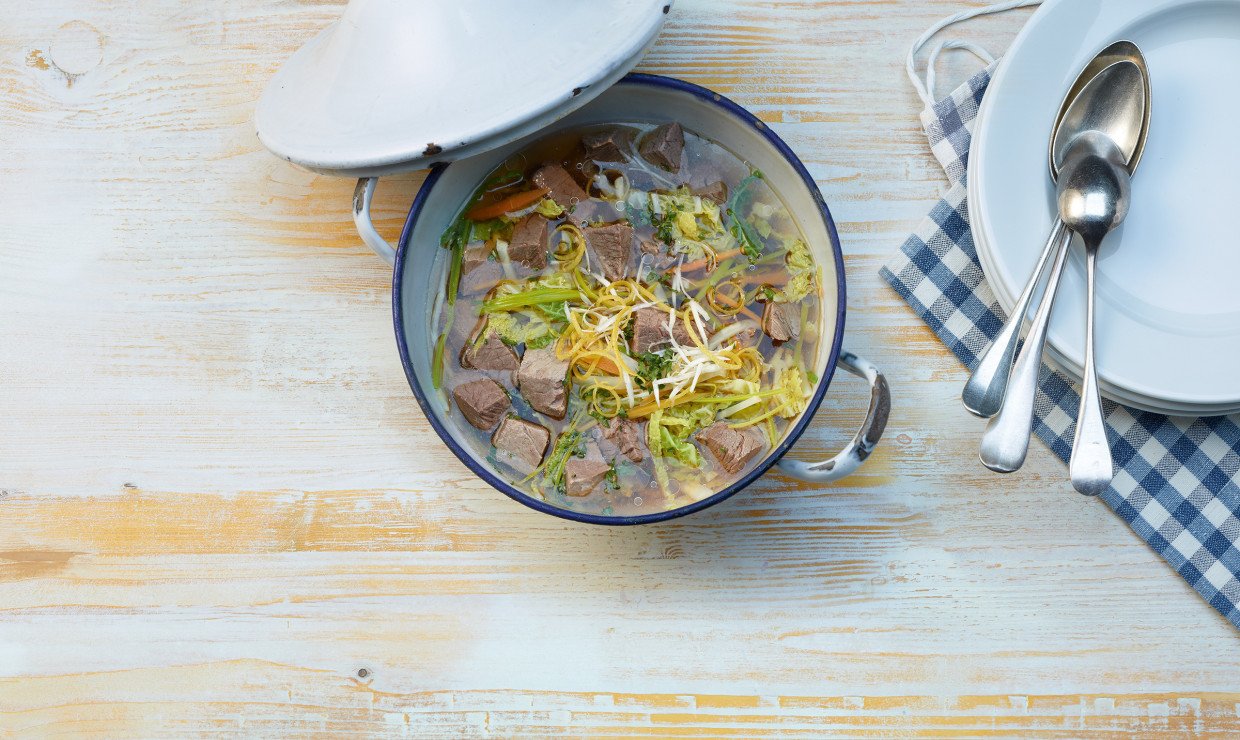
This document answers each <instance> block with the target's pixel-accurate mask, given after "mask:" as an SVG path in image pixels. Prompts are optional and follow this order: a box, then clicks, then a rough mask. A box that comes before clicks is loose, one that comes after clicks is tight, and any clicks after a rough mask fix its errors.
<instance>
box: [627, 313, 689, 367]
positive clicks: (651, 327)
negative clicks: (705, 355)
mask: <svg viewBox="0 0 1240 740" xmlns="http://www.w3.org/2000/svg"><path fill="white" fill-rule="evenodd" d="M667 321H668V314H667V312H665V311H661V310H659V309H657V308H654V307H653V306H648V307H646V308H639V309H637V311H636V312H635V313H634V314H633V341H632V343H631V344H630V345H629V348H630V349H631V350H632V351H633V354H635V355H639V354H642V353H645V352H652V351H654V350H655V349H656V348H658V347H660V346H662V345H664V344H669V343H670V342H671V337H670V335H669V334H668V333H667ZM675 321H676V323H675V324H674V328H673V330H672V331H673V333H674V334H675V336H676V343H677V344H688V345H692V344H693V340H692V339H691V338H690V337H689V330H688V329H686V328H685V323H684V317H683V316H682V315H681V314H677V315H676V319H675Z"/></svg>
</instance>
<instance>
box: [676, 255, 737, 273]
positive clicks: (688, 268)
mask: <svg viewBox="0 0 1240 740" xmlns="http://www.w3.org/2000/svg"><path fill="white" fill-rule="evenodd" d="M740 253H741V250H739V249H729V250H728V251H726V252H720V253H719V254H718V255H716V256H715V262H716V263H718V262H723V261H724V260H726V259H731V258H733V257H735V256H736V255H738V254H740ZM710 262H711V260H710V258H709V257H703V258H702V259H700V260H693V261H692V262H686V263H684V264H683V265H681V266H680V272H681V274H684V273H686V272H693V271H694V270H701V269H703V268H705V267H710ZM675 272H676V266H675V265H672V266H671V267H669V268H668V269H667V274H669V275H672V274H674V273H675Z"/></svg>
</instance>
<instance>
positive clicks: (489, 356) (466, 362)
mask: <svg viewBox="0 0 1240 740" xmlns="http://www.w3.org/2000/svg"><path fill="white" fill-rule="evenodd" d="M519 364H520V363H519V362H518V360H517V353H516V352H513V351H512V348H511V347H509V346H508V345H506V344H504V342H503V340H502V339H500V338H499V336H498V335H497V334H496V333H495V332H493V331H489V330H488V329H487V328H486V320H485V319H483V320H482V321H479V322H478V326H476V327H474V332H473V334H472V335H471V336H470V337H469V341H467V342H466V343H465V346H464V347H462V348H461V367H463V368H469V369H473V370H491V371H494V372H503V371H505V370H509V371H511V370H516V369H517V366H518V365H519Z"/></svg>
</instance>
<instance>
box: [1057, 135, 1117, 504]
mask: <svg viewBox="0 0 1240 740" xmlns="http://www.w3.org/2000/svg"><path fill="white" fill-rule="evenodd" d="M1129 177H1130V176H1129V174H1128V170H1127V168H1126V167H1125V162H1124V155H1123V153H1122V152H1121V151H1120V150H1119V147H1117V146H1116V145H1115V142H1113V141H1111V139H1110V138H1109V137H1108V136H1106V135H1105V134H1100V133H1097V132H1093V131H1090V132H1086V133H1084V134H1081V136H1080V137H1079V138H1078V139H1077V140H1076V141H1075V142H1074V143H1073V144H1072V145H1071V147H1070V148H1069V150H1068V154H1067V157H1066V159H1065V160H1064V168H1063V170H1062V171H1061V173H1060V178H1059V198H1058V200H1059V217H1060V218H1061V219H1063V222H1064V224H1065V225H1066V226H1067V227H1068V228H1069V229H1071V230H1072V231H1074V232H1076V233H1077V234H1080V236H1081V240H1082V241H1083V242H1085V277H1086V281H1087V282H1088V284H1089V288H1088V290H1089V293H1088V294H1087V302H1086V306H1087V308H1086V312H1085V373H1084V378H1083V380H1082V386H1083V387H1082V390H1081V408H1080V411H1079V412H1078V413H1077V418H1076V438H1075V439H1074V440H1073V442H1072V459H1071V461H1070V462H1069V464H1068V468H1069V471H1070V472H1071V474H1072V487H1073V488H1075V489H1076V490H1077V491H1078V492H1080V493H1083V494H1085V495H1087V496H1097V495H1098V494H1100V493H1102V492H1103V491H1105V490H1106V487H1107V486H1108V485H1110V484H1111V479H1112V477H1113V475H1114V473H1113V471H1112V467H1113V466H1112V462H1111V446H1110V444H1109V443H1108V442H1107V432H1106V426H1105V425H1104V424H1103V420H1102V397H1101V395H1099V393H1098V373H1097V370H1096V368H1095V367H1094V274H1095V272H1096V271H1097V264H1098V247H1099V246H1101V245H1102V240H1103V239H1105V238H1106V236H1107V234H1109V233H1111V231H1112V230H1113V229H1114V228H1115V227H1117V226H1119V225H1120V223H1122V222H1123V220H1124V218H1125V217H1126V216H1127V215H1128V205H1129V203H1130V202H1131V200H1132V191H1131V190H1130V188H1129Z"/></svg>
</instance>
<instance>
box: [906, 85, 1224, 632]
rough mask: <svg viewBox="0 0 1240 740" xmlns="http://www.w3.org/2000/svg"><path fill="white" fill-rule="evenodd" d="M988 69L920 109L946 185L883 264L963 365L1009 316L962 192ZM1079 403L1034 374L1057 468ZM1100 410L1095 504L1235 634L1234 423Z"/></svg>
mask: <svg viewBox="0 0 1240 740" xmlns="http://www.w3.org/2000/svg"><path fill="white" fill-rule="evenodd" d="M991 71H992V70H991V69H986V70H984V71H982V72H980V73H978V74H977V75H975V76H974V77H973V78H972V79H970V80H969V81H968V82H967V83H965V84H964V85H963V86H961V87H960V88H959V89H958V90H956V91H955V92H954V93H952V94H951V96H950V97H948V98H947V99H944V100H941V101H939V102H938V103H936V104H935V105H934V106H933V107H932V108H930V109H928V110H926V111H925V112H923V113H922V124H923V126H924V127H925V129H926V133H927V134H928V135H929V137H930V145H931V148H932V149H933V150H934V155H935V156H936V157H937V158H938V159H939V161H940V162H941V163H942V165H943V167H944V169H946V170H947V176H948V179H949V181H950V183H951V188H950V189H949V190H948V192H947V194H946V195H945V196H944V197H943V199H942V200H941V201H939V203H938V204H937V205H935V206H934V209H933V210H932V211H931V212H930V216H929V217H928V218H927V219H926V220H925V221H924V222H922V224H921V226H920V227H919V228H918V229H917V232H916V233H915V234H913V235H912V236H911V237H909V239H908V241H906V242H905V243H904V246H903V247H902V248H901V249H900V252H899V254H897V255H896V256H895V257H894V258H893V259H892V260H891V261H890V262H889V263H888V264H887V265H886V266H885V267H884V268H883V269H882V276H883V277H884V278H885V279H886V280H887V282H888V283H890V284H891V286H892V287H893V288H895V290H896V292H897V293H899V294H900V295H901V296H902V297H903V298H904V299H905V300H906V301H908V303H909V305H911V306H912V307H913V310H915V311H916V312H917V313H918V315H920V316H921V318H922V319H923V320H925V322H926V323H927V324H929V325H930V328H931V329H933V330H934V332H935V333H936V334H938V335H939V338H940V339H942V340H943V342H944V343H945V344H947V347H948V348H949V349H950V350H951V351H952V352H954V353H955V354H956V356H957V357H959V358H960V360H961V362H963V363H964V364H966V365H968V366H969V367H970V368H971V367H973V366H974V365H975V364H976V362H977V357H978V355H979V354H980V353H981V352H982V350H984V349H985V348H986V346H987V345H988V344H989V343H990V341H991V340H992V339H993V338H994V336H995V335H996V334H998V332H999V329H1000V328H1001V327H1002V326H1003V322H1004V321H1005V320H1006V316H1005V315H1004V313H1003V309H1002V308H1000V306H999V303H998V302H997V301H996V300H995V295H994V293H993V292H991V289H990V286H989V285H988V284H987V283H986V276H985V275H983V274H982V268H981V265H980V264H978V260H977V252H976V250H975V249H974V246H973V235H972V233H971V232H970V231H969V209H968V201H967V199H966V197H965V192H966V185H965V180H966V172H967V167H968V157H969V142H970V138H971V134H972V129H973V122H974V119H975V118H976V116H977V110H978V106H979V104H980V103H981V100H982V96H983V95H984V94H985V92H986V86H987V85H988V84H989V82H990V75H991ZM963 382H964V377H963V375H962V377H961V383H962V384H963ZM1079 401H1080V396H1079V395H1078V391H1077V388H1076V385H1075V384H1074V381H1073V380H1072V379H1070V378H1068V377H1067V376H1065V375H1063V374H1061V373H1059V372H1056V371H1054V370H1052V369H1051V368H1049V367H1047V366H1045V365H1044V366H1043V367H1042V373H1041V382H1040V388H1039V389H1038V394H1037V405H1036V407H1035V410H1034V411H1035V419H1034V426H1033V432H1034V433H1035V434H1036V435H1037V436H1038V437H1039V438H1040V439H1041V440H1042V441H1043V442H1045V443H1046V444H1047V445H1049V446H1050V448H1051V450H1052V451H1053V452H1054V453H1055V454H1056V455H1058V456H1059V457H1060V459H1062V460H1063V461H1064V462H1067V461H1068V458H1069V456H1070V455H1071V453H1072V438H1073V433H1074V432H1075V426H1076V412H1077V406H1078V404H1079ZM1103 412H1104V414H1105V415H1106V420H1107V427H1108V436H1109V437H1110V440H1111V449H1112V453H1113V455H1114V457H1115V462H1116V465H1117V467H1118V472H1117V474H1116V476H1115V481H1114V483H1113V484H1112V486H1111V488H1110V489H1108V490H1107V492H1106V493H1105V494H1103V496H1102V499H1103V500H1104V501H1105V502H1106V503H1107V505H1108V506H1110V507H1111V508H1112V509H1113V510H1114V511H1115V513H1116V514H1119V516H1120V517H1121V518H1123V520H1124V521H1126V522H1128V524H1129V526H1131V527H1132V529H1133V531H1135V532H1136V533H1137V534H1138V535H1140V536H1141V537H1142V539H1144V540H1145V541H1146V542H1147V543H1149V545H1150V547H1152V548H1154V549H1155V550H1156V551H1158V553H1159V554H1160V555H1162V556H1163V557H1164V558H1166V560H1167V562H1168V563H1170V564H1171V567H1173V568H1175V569H1176V571H1177V572H1179V574H1180V575H1181V576H1183V577H1184V580H1186V581H1188V583H1189V585H1191V586H1192V587H1193V588H1195V589H1197V592H1198V593H1200V594H1201V596H1202V597H1203V598H1204V599H1205V600H1206V601H1208V602H1210V605H1211V606H1213V607H1214V608H1215V609H1218V610H1219V611H1220V612H1221V613H1222V614H1223V615H1224V616H1225V617H1227V619H1228V620H1230V621H1231V623H1232V624H1234V625H1236V626H1237V627H1240V581H1237V577H1238V575H1240V550H1238V549H1237V542H1238V541H1240V521H1238V520H1237V517H1240V486H1238V485H1237V484H1238V483H1240V416H1233V417H1215V418H1208V419H1183V418H1172V417H1166V416H1159V415H1157V414H1150V413H1146V412H1144V411H1137V410H1134V409H1130V408H1125V407H1123V406H1120V405H1118V404H1115V403H1112V402H1110V401H1103ZM961 413H964V412H963V410H962V411H961Z"/></svg>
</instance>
